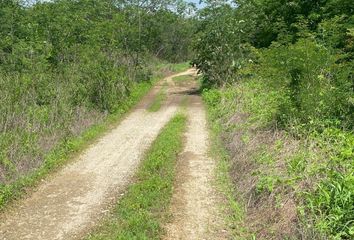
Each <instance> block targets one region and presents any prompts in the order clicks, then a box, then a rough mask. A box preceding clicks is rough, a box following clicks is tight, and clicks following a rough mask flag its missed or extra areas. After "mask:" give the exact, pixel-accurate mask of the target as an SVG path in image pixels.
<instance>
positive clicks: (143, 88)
mask: <svg viewBox="0 0 354 240" xmlns="http://www.w3.org/2000/svg"><path fill="white" fill-rule="evenodd" d="M163 66H165V67H168V68H169V67H170V64H168V65H167V64H165V65H160V66H159V69H161V68H162V67H163ZM159 78H161V76H160V75H159V72H157V73H156V75H155V76H154V77H153V78H152V80H151V81H150V82H141V83H139V84H136V85H135V86H134V87H133V88H132V90H131V93H130V96H129V97H128V98H127V99H126V100H125V101H124V103H123V104H121V105H120V106H119V107H118V108H117V111H116V112H115V113H113V114H111V115H109V116H108V117H107V118H106V119H105V121H103V122H102V123H100V124H96V125H93V126H91V127H90V128H88V129H87V130H86V131H84V132H83V133H82V134H81V135H80V136H78V137H74V138H71V139H68V140H66V141H63V142H61V143H60V144H58V145H57V146H56V147H54V149H53V150H52V151H50V152H49V153H48V154H47V155H46V156H45V160H44V164H43V165H42V166H41V167H39V168H38V169H36V170H35V171H33V172H32V173H30V174H28V175H25V176H22V177H20V178H19V179H17V180H16V181H14V182H13V183H10V184H0V211H1V210H3V209H4V208H5V207H6V206H7V205H8V204H9V203H11V202H13V201H14V200H16V199H20V198H21V197H22V196H23V195H24V194H25V193H26V189H29V188H33V187H35V186H36V185H38V183H39V182H40V180H41V179H43V178H45V177H47V176H48V175H49V174H50V173H52V172H53V171H55V170H58V169H59V168H60V167H61V166H63V165H64V164H66V163H67V162H68V161H69V160H70V159H72V158H73V157H74V155H75V154H78V153H79V152H81V151H82V150H83V149H85V148H87V147H88V146H89V145H90V144H91V143H92V142H93V141H94V140H96V139H98V138H99V137H100V136H102V135H103V134H104V133H105V132H107V131H108V130H109V129H111V128H112V127H114V126H115V125H116V124H117V123H118V122H119V120H120V119H121V118H122V116H123V115H124V114H125V113H127V112H128V111H129V110H130V109H131V108H132V107H133V106H134V105H135V104H136V103H138V102H139V100H140V99H141V98H142V97H143V96H144V95H145V94H146V93H147V92H148V91H149V90H150V89H151V87H152V85H153V84H154V83H155V82H156V81H157V80H159Z"/></svg>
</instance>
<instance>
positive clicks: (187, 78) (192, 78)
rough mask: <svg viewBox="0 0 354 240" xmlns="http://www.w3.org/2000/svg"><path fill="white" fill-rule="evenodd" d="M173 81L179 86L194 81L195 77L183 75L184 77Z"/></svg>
mask: <svg viewBox="0 0 354 240" xmlns="http://www.w3.org/2000/svg"><path fill="white" fill-rule="evenodd" d="M172 80H173V81H174V82H175V83H177V84H183V83H186V82H191V81H193V80H194V77H193V76H192V75H182V76H177V77H174V78H173V79H172Z"/></svg>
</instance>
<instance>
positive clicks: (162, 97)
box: [148, 87, 167, 112]
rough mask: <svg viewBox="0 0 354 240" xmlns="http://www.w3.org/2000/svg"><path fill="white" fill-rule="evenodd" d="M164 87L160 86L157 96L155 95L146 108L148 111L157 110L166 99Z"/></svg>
mask: <svg viewBox="0 0 354 240" xmlns="http://www.w3.org/2000/svg"><path fill="white" fill-rule="evenodd" d="M166 97H167V96H166V88H165V87H162V88H161V89H160V91H159V92H158V94H157V96H156V97H155V99H154V101H153V102H152V103H151V105H150V106H149V108H148V111H149V112H157V111H158V110H160V108H161V106H162V103H163V102H164V101H165V100H166Z"/></svg>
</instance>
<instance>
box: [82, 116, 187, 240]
mask: <svg viewBox="0 0 354 240" xmlns="http://www.w3.org/2000/svg"><path fill="white" fill-rule="evenodd" d="M186 121H187V120H186V116H185V115H183V114H181V113H180V114H177V115H176V116H175V117H174V118H173V119H172V120H171V121H170V122H169V123H168V124H167V125H166V126H165V127H164V128H163V129H162V131H161V133H160V134H159V136H158V137H157V138H156V140H155V141H154V142H153V144H152V146H151V147H150V149H149V150H148V152H147V153H146V155H145V157H144V159H143V161H142V164H141V166H140V168H139V170H138V172H137V175H136V179H137V180H136V182H135V183H134V184H132V185H131V186H130V187H128V189H127V192H126V194H125V195H124V196H123V197H122V198H121V199H119V202H118V203H117V205H116V207H115V210H114V211H113V213H112V216H111V217H110V218H109V219H108V220H106V222H104V223H103V225H101V226H100V227H99V228H98V229H97V230H96V231H94V232H93V233H92V234H91V235H90V236H88V239H90V240H97V239H159V238H160V237H161V235H162V234H163V229H162V226H161V225H162V224H161V223H162V222H163V221H164V220H166V219H167V217H168V207H169V203H170V200H171V197H172V193H173V182H174V176H175V165H176V161H177V156H178V153H179V152H180V151H181V149H182V145H183V143H182V141H183V133H184V131H185V127H186Z"/></svg>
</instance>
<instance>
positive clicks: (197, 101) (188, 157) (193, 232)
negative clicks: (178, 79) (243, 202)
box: [165, 94, 228, 240]
mask: <svg viewBox="0 0 354 240" xmlns="http://www.w3.org/2000/svg"><path fill="white" fill-rule="evenodd" d="M187 109H188V119H189V124H188V129H187V133H186V134H185V138H186V143H185V148H184V151H183V153H182V154H181V156H180V158H179V162H178V166H177V179H176V183H175V190H174V195H173V198H172V206H171V214H172V221H171V222H170V223H169V224H167V226H166V230H167V233H166V236H165V239H166V240H176V239H185V240H187V239H188V240H194V239H227V238H228V236H227V234H226V231H224V222H223V220H222V217H221V216H220V214H221V211H220V208H219V206H220V204H219V201H221V196H220V195H219V194H218V192H217V191H216V189H215V168H216V161H215V160H214V159H212V158H210V157H209V156H208V152H209V137H208V130H207V122H206V114H205V111H204V108H203V104H202V100H201V98H200V96H197V95H193V94H192V95H191V96H189V104H188V108H187Z"/></svg>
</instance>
